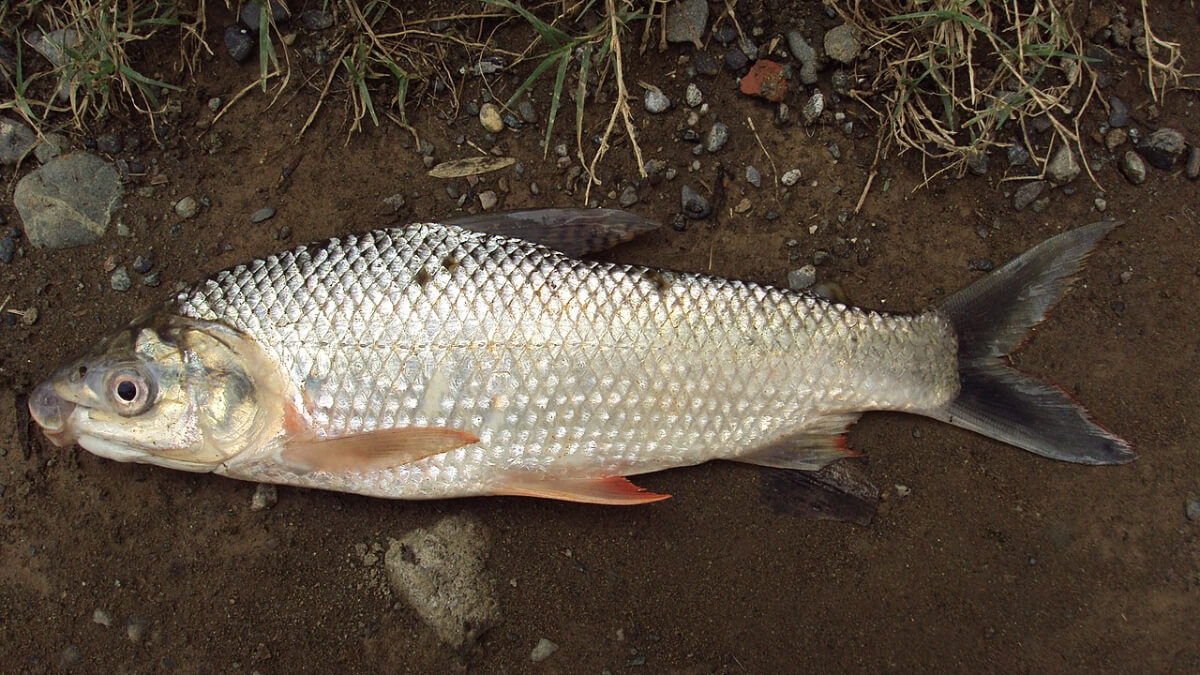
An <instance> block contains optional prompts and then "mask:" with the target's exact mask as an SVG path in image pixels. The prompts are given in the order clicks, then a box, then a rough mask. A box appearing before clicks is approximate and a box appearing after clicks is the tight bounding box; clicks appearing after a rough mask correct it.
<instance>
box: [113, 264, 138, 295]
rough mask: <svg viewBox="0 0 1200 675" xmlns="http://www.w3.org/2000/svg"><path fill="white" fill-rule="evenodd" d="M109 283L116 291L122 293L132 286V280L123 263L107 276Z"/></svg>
mask: <svg viewBox="0 0 1200 675" xmlns="http://www.w3.org/2000/svg"><path fill="white" fill-rule="evenodd" d="M109 283H110V284H111V285H112V288H113V290H114V291H117V292H118V293H124V292H125V291H127V290H129V288H130V287H131V286H133V281H132V280H131V279H130V278H129V270H127V269H125V266H124V265H121V266H120V267H118V268H117V269H116V270H114V271H113V273H112V276H111V277H109Z"/></svg>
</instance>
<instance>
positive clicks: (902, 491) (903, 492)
mask: <svg viewBox="0 0 1200 675" xmlns="http://www.w3.org/2000/svg"><path fill="white" fill-rule="evenodd" d="M895 487H896V496H897V497H907V496H909V495H910V494H912V489H911V488H909V487H908V486H907V485H901V484H900V483H896V486H895Z"/></svg>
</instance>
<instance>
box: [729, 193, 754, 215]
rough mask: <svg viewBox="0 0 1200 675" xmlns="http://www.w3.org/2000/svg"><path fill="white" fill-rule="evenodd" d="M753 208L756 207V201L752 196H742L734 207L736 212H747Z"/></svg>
mask: <svg viewBox="0 0 1200 675" xmlns="http://www.w3.org/2000/svg"><path fill="white" fill-rule="evenodd" d="M752 208H754V203H753V202H751V201H750V198H749V197H742V198H741V199H740V200H739V201H738V203H737V205H736V206H734V207H733V212H734V213H745V212H747V211H749V210H750V209H752Z"/></svg>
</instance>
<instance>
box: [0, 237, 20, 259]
mask: <svg viewBox="0 0 1200 675" xmlns="http://www.w3.org/2000/svg"><path fill="white" fill-rule="evenodd" d="M16 253H17V240H16V239H13V237H12V235H8V236H6V237H4V238H3V239H0V262H3V263H11V262H12V261H13V256H14V255H16Z"/></svg>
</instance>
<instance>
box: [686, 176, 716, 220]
mask: <svg viewBox="0 0 1200 675" xmlns="http://www.w3.org/2000/svg"><path fill="white" fill-rule="evenodd" d="M679 201H680V205H681V206H682V208H683V215H685V216H687V217H688V218H691V219H692V220H703V219H705V218H707V217H709V216H711V215H712V204H709V203H708V200H707V199H705V198H704V197H701V196H700V193H699V192H696V191H695V190H694V189H692V186H691V185H684V186H683V188H682V189H680V200H679Z"/></svg>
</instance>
